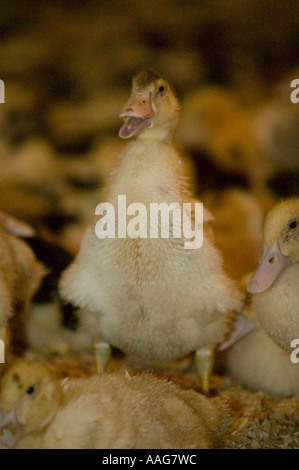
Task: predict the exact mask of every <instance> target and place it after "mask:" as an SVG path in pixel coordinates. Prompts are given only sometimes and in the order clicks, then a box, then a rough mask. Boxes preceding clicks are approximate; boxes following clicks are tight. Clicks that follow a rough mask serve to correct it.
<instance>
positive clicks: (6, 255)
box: [0, 213, 45, 342]
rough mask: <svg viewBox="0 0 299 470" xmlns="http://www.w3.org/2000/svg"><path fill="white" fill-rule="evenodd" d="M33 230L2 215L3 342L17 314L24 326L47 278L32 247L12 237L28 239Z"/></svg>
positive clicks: (0, 290) (0, 328)
mask: <svg viewBox="0 0 299 470" xmlns="http://www.w3.org/2000/svg"><path fill="white" fill-rule="evenodd" d="M30 230H31V228H30V227H29V226H27V225H25V224H24V225H22V224H21V223H20V224H19V223H17V222H16V221H15V220H14V219H12V218H10V217H8V216H7V215H6V214H3V213H0V338H1V339H3V340H4V342H6V329H7V326H8V322H9V321H10V320H11V321H12V322H13V321H14V319H13V316H14V314H18V315H17V316H18V317H20V318H22V319H23V320H21V323H23V321H24V315H26V314H28V309H29V305H30V302H31V300H32V297H33V296H34V294H35V292H36V291H37V289H38V287H39V285H40V282H41V280H42V278H43V276H44V275H45V268H44V267H43V266H42V264H41V263H39V262H38V261H37V259H36V257H35V256H34V253H33V252H32V250H31V249H30V248H29V246H28V245H27V244H26V243H25V242H24V241H22V240H20V239H19V238H17V237H16V236H14V235H12V233H14V232H15V233H17V232H19V231H22V232H23V233H26V234H27V235H28V234H29V233H31V232H30ZM12 328H13V326H12ZM17 333H18V334H19V332H17Z"/></svg>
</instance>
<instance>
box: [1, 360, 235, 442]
mask: <svg viewBox="0 0 299 470" xmlns="http://www.w3.org/2000/svg"><path fill="white" fill-rule="evenodd" d="M0 410H1V413H2V415H1V414H0V448H2V449H3V448H18V449H142V448H143V449H180V448H181V449H196V448H199V449H204V448H210V447H215V446H219V445H220V442H221V440H222V438H223V436H224V434H225V432H226V430H227V429H228V427H229V425H230V424H231V419H230V416H229V412H228V407H227V405H226V404H225V403H224V402H223V401H221V400H220V399H219V398H215V399H212V400H209V399H207V398H206V397H204V396H202V395H200V394H198V393H196V392H194V391H193V390H191V391H183V390H180V389H179V388H178V387H177V386H176V385H174V384H171V383H169V382H167V381H166V380H161V379H157V378H155V377H152V376H150V375H148V374H142V375H139V376H135V377H129V376H125V375H117V374H114V375H112V374H111V375H107V374H101V375H95V376H92V377H89V378H80V379H64V380H63V381H59V380H57V378H56V377H55V376H54V375H53V374H52V373H51V372H50V371H49V370H48V369H47V367H46V366H45V365H43V364H41V363H38V362H34V361H32V362H30V361H20V362H18V363H16V364H15V365H14V366H12V367H11V368H10V369H9V370H8V372H7V373H6V374H5V375H4V377H3V378H2V383H1V391H0Z"/></svg>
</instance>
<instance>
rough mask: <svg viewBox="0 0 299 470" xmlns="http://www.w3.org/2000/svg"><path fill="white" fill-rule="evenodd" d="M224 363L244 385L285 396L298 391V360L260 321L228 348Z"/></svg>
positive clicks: (230, 372)
mask: <svg viewBox="0 0 299 470" xmlns="http://www.w3.org/2000/svg"><path fill="white" fill-rule="evenodd" d="M225 367H226V370H227V373H228V375H229V376H230V377H231V378H232V379H233V380H234V381H235V382H237V383H239V384H241V385H243V386H244V387H245V388H248V389H251V390H255V391H257V390H262V391H263V392H265V393H269V394H271V395H282V396H285V397H292V396H296V395H299V367H298V364H295V363H293V362H292V361H291V357H290V354H289V353H287V352H286V351H284V350H283V349H281V348H280V347H279V346H277V344H276V343H275V342H274V341H273V340H272V339H271V338H270V337H269V336H268V335H267V334H266V332H265V331H264V329H263V328H262V327H261V325H260V324H258V322H256V325H255V328H254V330H253V331H251V332H250V333H249V334H248V335H247V336H245V337H243V338H242V339H241V340H239V341H238V342H237V343H236V344H234V345H233V346H232V347H231V348H230V349H228V350H227V352H226V356H225Z"/></svg>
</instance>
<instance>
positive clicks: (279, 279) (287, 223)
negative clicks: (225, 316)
mask: <svg viewBox="0 0 299 470" xmlns="http://www.w3.org/2000/svg"><path fill="white" fill-rule="evenodd" d="M264 241H265V248H264V254H263V256H262V259H261V260H260V264H259V267H258V269H257V270H256V272H255V274H254V275H253V277H252V278H251V280H250V281H249V283H248V287H247V289H248V291H249V292H250V293H252V294H253V299H252V301H253V309H254V310H255V312H256V315H257V318H258V320H259V322H260V324H261V325H262V327H263V328H264V330H265V331H266V333H267V334H268V335H269V336H270V337H271V338H272V339H273V341H275V342H276V343H277V345H278V346H280V347H281V348H282V349H284V350H285V351H287V352H291V351H292V349H293V348H292V346H291V342H292V341H293V340H294V339H297V338H299V289H298V285H299V199H298V198H294V199H288V200H285V201H281V202H279V203H278V204H277V205H275V207H274V208H273V209H272V210H271V211H270V212H269V213H268V215H267V217H266V221H265V226H264Z"/></svg>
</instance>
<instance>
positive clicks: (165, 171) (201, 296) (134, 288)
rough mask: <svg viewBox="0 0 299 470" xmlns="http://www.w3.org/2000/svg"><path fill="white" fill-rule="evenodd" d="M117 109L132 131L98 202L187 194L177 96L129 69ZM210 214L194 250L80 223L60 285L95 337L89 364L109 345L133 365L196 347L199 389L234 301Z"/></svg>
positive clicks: (153, 77) (125, 133) (125, 131)
mask: <svg viewBox="0 0 299 470" xmlns="http://www.w3.org/2000/svg"><path fill="white" fill-rule="evenodd" d="M120 116H121V117H122V118H123V119H124V121H125V122H124V124H123V126H122V127H121V129H120V131H119V135H120V137H122V138H124V139H128V138H131V137H133V136H136V137H137V138H136V140H135V141H133V142H132V143H130V144H129V145H127V146H126V147H125V149H124V152H123V153H122V154H121V155H120V157H119V160H120V162H119V166H118V167H117V169H116V170H115V171H114V173H113V174H112V176H111V180H110V184H109V185H107V187H106V201H107V202H109V203H112V204H113V206H114V207H115V208H117V204H118V196H119V195H126V201H127V205H129V204H131V203H133V202H139V203H143V204H144V205H145V207H146V208H147V210H149V208H150V204H151V203H162V202H164V203H167V204H171V203H174V202H178V203H179V204H180V205H181V204H182V203H184V202H190V203H191V202H194V200H193V201H192V199H191V198H190V197H189V196H188V193H187V190H186V187H185V182H184V178H183V177H182V175H181V173H182V170H181V166H182V165H181V162H180V156H179V155H178V154H177V152H176V150H175V149H174V147H173V146H172V145H171V138H172V133H173V130H174V127H175V125H176V123H177V120H178V102H177V100H176V98H175V96H174V94H173V92H172V90H171V88H170V86H169V85H168V83H167V82H166V81H165V80H164V79H163V78H161V77H160V76H159V75H157V74H156V73H154V72H152V71H147V72H142V73H140V74H139V75H137V76H136V77H135V78H134V80H133V90H132V95H131V97H130V99H129V102H128V104H127V106H125V108H124V110H123V111H122V113H121V115H120ZM193 207H194V206H193ZM193 210H194V209H193ZM210 219H211V216H210V215H209V213H208V212H207V211H206V212H204V233H203V238H204V239H203V245H202V246H201V248H200V249H185V247H184V242H185V241H186V239H184V238H183V237H182V238H174V237H172V236H170V238H140V237H138V238H129V237H126V238H117V237H116V238H104V239H99V238H98V237H97V236H96V233H95V225H92V226H91V227H90V228H89V229H88V231H87V233H86V235H85V237H84V239H83V242H82V245H81V249H80V252H79V254H78V256H77V257H76V259H75V261H74V262H73V263H72V264H71V266H70V267H69V268H68V269H67V270H66V271H65V272H64V274H63V275H62V279H61V282H60V290H61V294H62V297H63V298H64V299H66V300H67V301H68V302H71V303H73V304H74V305H76V306H78V307H80V308H81V309H82V311H81V315H83V316H84V317H85V318H84V323H88V324H89V329H90V334H91V335H92V337H93V338H94V341H95V343H97V344H96V357H97V362H98V368H99V370H101V369H103V368H105V367H106V365H107V362H108V360H109V354H110V345H112V346H114V347H117V348H118V349H120V350H122V351H123V352H125V353H126V354H128V355H130V356H133V357H134V358H136V359H137V360H138V361H139V362H140V363H142V362H145V363H146V361H153V362H156V363H157V362H158V363H162V362H167V361H174V360H176V359H180V358H182V357H184V356H185V355H187V354H189V353H191V352H193V351H196V354H195V361H196V367H197V370H198V372H199V375H200V378H201V386H202V389H203V390H204V391H205V392H207V391H208V390H209V380H210V374H211V370H212V366H213V361H214V349H215V347H216V345H217V344H218V343H219V342H221V341H222V339H223V338H224V336H225V334H226V333H227V331H228V330H229V326H230V323H231V321H232V317H233V313H232V312H233V311H234V310H235V311H237V310H239V309H240V307H241V304H242V300H241V295H240V293H239V292H238V290H237V287H236V285H235V284H234V282H233V281H232V280H231V279H229V278H228V277H227V276H226V274H225V273H224V271H223V269H222V259H221V256H220V253H219V252H218V251H217V249H216V248H215V247H214V245H213V243H212V241H211V239H210V235H209V233H208V232H207V231H206V224H205V222H207V221H208V220H210ZM111 222H112V223H113V224H114V222H115V221H114V220H113V221H111ZM158 225H159V223H158ZM159 228H160V227H159ZM125 229H126V228H125ZM159 236H160V234H159ZM147 364H148V362H147Z"/></svg>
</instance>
